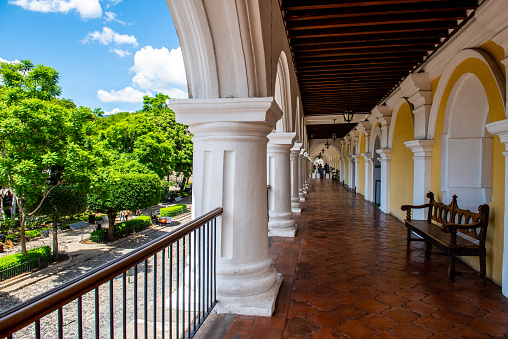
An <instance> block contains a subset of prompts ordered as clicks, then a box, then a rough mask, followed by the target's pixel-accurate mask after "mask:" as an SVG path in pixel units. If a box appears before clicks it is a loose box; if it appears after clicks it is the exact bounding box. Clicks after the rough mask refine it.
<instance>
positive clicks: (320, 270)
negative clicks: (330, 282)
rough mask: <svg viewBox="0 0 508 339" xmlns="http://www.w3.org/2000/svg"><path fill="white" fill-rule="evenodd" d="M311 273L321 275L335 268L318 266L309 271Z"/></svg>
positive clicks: (331, 271)
mask: <svg viewBox="0 0 508 339" xmlns="http://www.w3.org/2000/svg"><path fill="white" fill-rule="evenodd" d="M310 272H311V273H314V275H322V274H330V273H334V272H335V270H332V269H329V268H326V267H318V268H315V269H313V270H312V271H310Z"/></svg>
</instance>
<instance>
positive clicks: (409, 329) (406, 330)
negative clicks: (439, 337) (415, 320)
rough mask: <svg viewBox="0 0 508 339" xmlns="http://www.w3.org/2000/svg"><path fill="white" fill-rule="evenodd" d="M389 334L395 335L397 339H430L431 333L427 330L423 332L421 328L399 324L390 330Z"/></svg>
mask: <svg viewBox="0 0 508 339" xmlns="http://www.w3.org/2000/svg"><path fill="white" fill-rule="evenodd" d="M390 332H391V333H393V334H395V335H397V336H398V337H399V338H408V339H414V338H430V337H431V336H432V335H433V333H432V332H430V331H427V330H424V329H423V328H421V327H418V326H415V325H413V324H407V323H404V324H400V325H397V326H395V327H394V328H392V329H391V330H390Z"/></svg>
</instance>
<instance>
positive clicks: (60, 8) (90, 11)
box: [9, 0, 102, 20]
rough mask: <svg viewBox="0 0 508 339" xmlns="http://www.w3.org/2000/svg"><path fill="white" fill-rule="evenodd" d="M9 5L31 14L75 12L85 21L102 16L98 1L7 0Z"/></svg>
mask: <svg viewBox="0 0 508 339" xmlns="http://www.w3.org/2000/svg"><path fill="white" fill-rule="evenodd" d="M9 3H10V4H12V5H17V6H20V7H22V8H23V9H26V10H29V11H33V12H43V13H68V12H70V11H76V12H78V13H79V15H80V16H81V18H82V19H85V20H86V19H93V18H100V17H101V16H102V8H101V5H100V3H99V0H9Z"/></svg>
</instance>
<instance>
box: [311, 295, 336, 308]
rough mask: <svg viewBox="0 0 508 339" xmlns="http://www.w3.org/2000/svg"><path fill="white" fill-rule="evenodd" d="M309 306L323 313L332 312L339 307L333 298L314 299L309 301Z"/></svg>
mask: <svg viewBox="0 0 508 339" xmlns="http://www.w3.org/2000/svg"><path fill="white" fill-rule="evenodd" d="M307 304H310V305H312V306H314V307H315V308H317V309H318V310H321V311H331V310H333V309H334V308H336V307H337V306H339V305H338V304H340V303H338V302H337V301H336V300H334V299H333V298H320V297H318V298H314V299H312V300H309V301H308V302H307Z"/></svg>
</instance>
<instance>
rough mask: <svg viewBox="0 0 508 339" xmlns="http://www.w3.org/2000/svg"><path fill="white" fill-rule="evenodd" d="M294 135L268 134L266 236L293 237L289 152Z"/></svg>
mask: <svg viewBox="0 0 508 339" xmlns="http://www.w3.org/2000/svg"><path fill="white" fill-rule="evenodd" d="M295 138H296V133H294V132H293V133H276V132H272V133H270V134H268V140H269V141H268V148H267V161H268V164H267V165H268V166H267V167H268V184H269V185H270V186H271V188H270V190H269V191H268V216H269V218H268V235H269V236H280V237H294V236H295V234H296V225H295V220H294V219H293V212H292V211H291V165H290V159H289V152H290V149H291V147H293V141H294V140H295Z"/></svg>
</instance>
